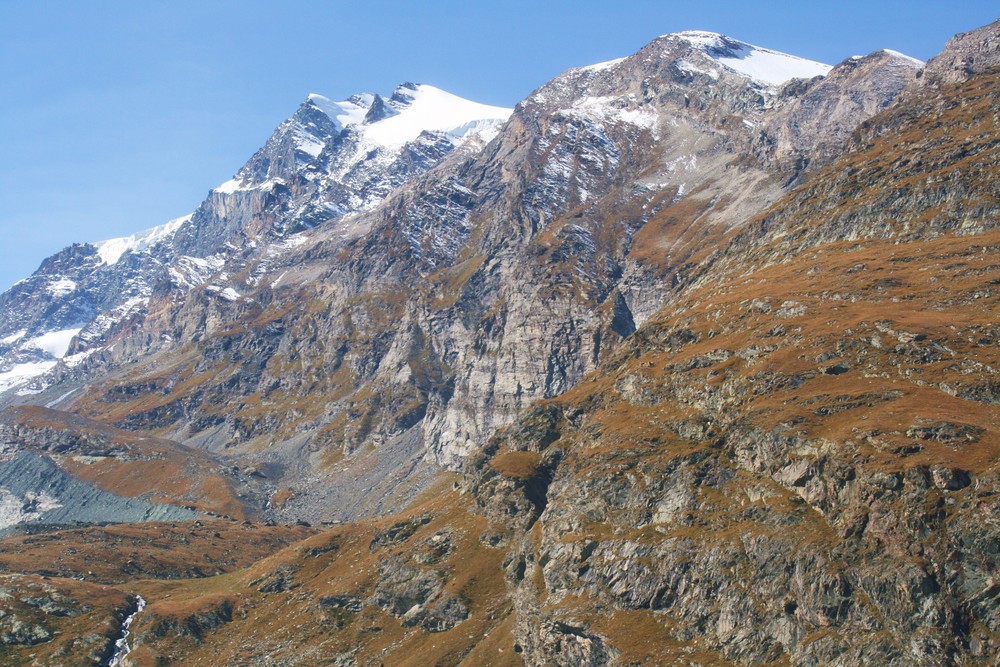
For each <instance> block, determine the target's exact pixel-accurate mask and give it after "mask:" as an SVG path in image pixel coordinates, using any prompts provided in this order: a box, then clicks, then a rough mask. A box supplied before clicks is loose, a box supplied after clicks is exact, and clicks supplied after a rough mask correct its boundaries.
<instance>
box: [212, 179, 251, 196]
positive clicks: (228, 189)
mask: <svg viewBox="0 0 1000 667" xmlns="http://www.w3.org/2000/svg"><path fill="white" fill-rule="evenodd" d="M212 189H213V190H215V191H216V192H221V193H223V194H226V195H231V194H233V193H234V192H236V191H237V190H243V189H244V188H243V184H242V183H240V181H238V180H236V179H235V178H230V179H229V180H228V181H226V182H225V183H223V184H222V185H220V186H219V187H217V188H212Z"/></svg>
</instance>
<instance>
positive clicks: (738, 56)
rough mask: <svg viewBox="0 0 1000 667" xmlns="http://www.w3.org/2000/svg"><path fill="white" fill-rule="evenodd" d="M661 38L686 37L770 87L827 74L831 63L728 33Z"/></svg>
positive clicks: (700, 32)
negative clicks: (752, 42) (734, 36)
mask: <svg viewBox="0 0 1000 667" xmlns="http://www.w3.org/2000/svg"><path fill="white" fill-rule="evenodd" d="M661 39H668V40H683V41H685V42H687V43H688V44H690V45H691V46H693V47H695V48H696V49H698V50H699V51H701V52H703V53H704V54H705V55H706V56H708V57H709V58H711V59H712V60H714V61H715V62H716V63H718V64H719V65H722V66H723V67H725V68H727V69H729V70H732V71H734V72H738V73H739V74H742V75H744V76H747V77H749V78H751V79H753V80H754V81H757V82H759V83H762V84H764V85H767V86H780V85H782V84H783V83H785V82H786V81H790V80H791V79H811V78H813V77H816V76H826V75H827V73H829V71H830V70H831V69H833V67H832V66H830V65H826V64H824V63H818V62H815V61H813V60H807V59H805V58H800V57H798V56H793V55H789V54H787V53H782V52H780V51H774V50H772V49H766V48H764V47H761V46H754V45H753V44H748V43H746V42H741V41H739V40H737V39H733V38H732V37H727V36H726V35H720V34H719V33H715V32H706V31H703V30H689V31H686V32H676V33H672V34H669V35H664V36H663V37H662V38H661Z"/></svg>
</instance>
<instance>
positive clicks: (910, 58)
mask: <svg viewBox="0 0 1000 667" xmlns="http://www.w3.org/2000/svg"><path fill="white" fill-rule="evenodd" d="M880 53H884V54H886V55H887V56H893V57H894V58H901V59H903V60H908V61H910V62H912V63H914V64H916V65H919V66H920V67H923V66H924V65H926V64H927V63H925V62H924V61H923V60H918V59H917V58H914V57H913V56H908V55H906V54H905V53H900V52H899V51H893V50H892V49H882V50H881V51H880Z"/></svg>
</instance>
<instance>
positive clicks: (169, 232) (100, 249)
mask: <svg viewBox="0 0 1000 667" xmlns="http://www.w3.org/2000/svg"><path fill="white" fill-rule="evenodd" d="M190 219H191V215H190V214H188V215H185V216H183V217H180V218H175V219H174V220H171V221H169V222H167V223H166V224H163V225H160V226H158V227H153V228H152V229H147V230H145V231H142V232H137V233H135V234H132V236H124V237H122V238H117V239H108V240H107V241H98V242H97V243H94V244H93V245H94V246H95V247H96V248H97V254H98V255H100V257H101V261H102V262H103V263H105V264H114V263H116V262H117V261H118V260H119V259H121V257H122V255H124V254H125V253H126V252H142V251H143V250H147V249H149V248H151V247H153V246H154V245H156V244H157V243H160V242H161V241H166V240H167V239H169V238H170V237H172V236H173V235H174V232H176V231H177V230H178V229H180V227H181V225H183V224H184V223H185V222H188V221H189V220H190Z"/></svg>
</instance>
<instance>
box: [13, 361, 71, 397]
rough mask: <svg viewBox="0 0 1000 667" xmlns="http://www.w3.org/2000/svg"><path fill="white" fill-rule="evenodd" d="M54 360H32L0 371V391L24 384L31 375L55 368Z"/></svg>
mask: <svg viewBox="0 0 1000 667" xmlns="http://www.w3.org/2000/svg"><path fill="white" fill-rule="evenodd" d="M56 363H57V362H55V361H34V362H30V363H26V364H17V365H16V366H14V367H13V368H12V369H10V370H9V371H7V372H6V373H0V393H3V392H5V391H7V390H8V389H11V388H13V387H16V386H18V385H20V384H24V383H25V382H27V381H28V380H30V379H31V378H33V377H37V376H39V375H41V374H42V373H45V372H47V371H50V370H52V369H53V368H55V365H56Z"/></svg>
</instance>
